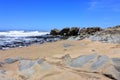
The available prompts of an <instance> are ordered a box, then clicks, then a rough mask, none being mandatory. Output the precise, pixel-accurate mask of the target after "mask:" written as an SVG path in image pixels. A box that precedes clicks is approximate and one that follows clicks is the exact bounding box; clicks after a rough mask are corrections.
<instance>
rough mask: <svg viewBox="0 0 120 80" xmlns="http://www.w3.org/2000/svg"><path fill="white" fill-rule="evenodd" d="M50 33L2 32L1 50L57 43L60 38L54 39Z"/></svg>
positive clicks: (0, 33)
mask: <svg viewBox="0 0 120 80" xmlns="http://www.w3.org/2000/svg"><path fill="white" fill-rule="evenodd" d="M49 33H50V32H43V31H1V32H0V49H1V50H4V49H9V48H15V47H23V46H29V45H31V44H35V43H38V44H42V43H44V42H53V41H57V40H59V39H60V38H59V37H52V36H51V35H49Z"/></svg>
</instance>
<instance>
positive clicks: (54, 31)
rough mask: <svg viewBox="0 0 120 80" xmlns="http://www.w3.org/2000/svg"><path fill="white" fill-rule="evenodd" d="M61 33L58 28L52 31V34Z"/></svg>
mask: <svg viewBox="0 0 120 80" xmlns="http://www.w3.org/2000/svg"><path fill="white" fill-rule="evenodd" d="M58 34H59V30H58V29H53V30H51V31H50V35H58Z"/></svg>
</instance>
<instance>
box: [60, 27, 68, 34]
mask: <svg viewBox="0 0 120 80" xmlns="http://www.w3.org/2000/svg"><path fill="white" fill-rule="evenodd" d="M69 32H70V28H63V29H62V30H61V31H60V32H59V34H60V35H62V36H69Z"/></svg>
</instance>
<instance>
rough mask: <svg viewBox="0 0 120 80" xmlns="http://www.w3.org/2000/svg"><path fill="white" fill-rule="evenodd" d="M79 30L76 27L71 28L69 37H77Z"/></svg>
mask: <svg viewBox="0 0 120 80" xmlns="http://www.w3.org/2000/svg"><path fill="white" fill-rule="evenodd" d="M79 30H80V29H79V28H78V27H72V28H71V29H70V32H69V35H70V36H77V35H78V34H79Z"/></svg>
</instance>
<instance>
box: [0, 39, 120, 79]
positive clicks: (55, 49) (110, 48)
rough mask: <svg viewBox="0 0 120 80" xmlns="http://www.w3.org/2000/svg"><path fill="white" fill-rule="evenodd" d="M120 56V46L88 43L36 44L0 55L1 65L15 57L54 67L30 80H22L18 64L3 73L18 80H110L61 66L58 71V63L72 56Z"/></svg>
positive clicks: (82, 41) (72, 41)
mask: <svg viewBox="0 0 120 80" xmlns="http://www.w3.org/2000/svg"><path fill="white" fill-rule="evenodd" d="M119 52H120V45H118V44H112V43H101V42H97V41H91V40H88V39H85V40H80V41H79V40H78V41H75V40H60V41H57V42H52V43H44V44H33V45H31V46H28V47H22V48H12V49H8V50H1V51H0V61H1V62H2V61H4V60H5V59H7V58H16V57H21V58H24V59H31V60H36V59H38V58H44V59H45V60H46V61H47V62H49V63H51V66H52V69H50V70H43V69H42V68H41V69H37V72H36V73H35V74H34V75H33V76H32V77H31V78H30V79H21V78H20V76H19V75H18V62H15V63H12V64H6V65H4V66H3V67H1V68H0V69H5V70H7V71H8V72H7V75H9V76H10V77H11V76H12V77H15V78H17V80H53V79H54V80H111V79H108V78H107V77H105V76H103V75H100V74H95V73H85V72H80V71H75V70H70V69H69V68H63V67H62V65H60V66H59V67H57V62H59V60H58V59H59V58H61V57H62V56H64V55H66V54H70V56H71V57H72V58H75V57H78V56H80V55H89V54H92V53H97V54H99V55H107V56H109V57H110V58H120V53H119ZM39 71H40V72H39ZM40 74H41V75H40ZM38 75H39V76H38ZM96 77H97V78H96Z"/></svg>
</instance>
